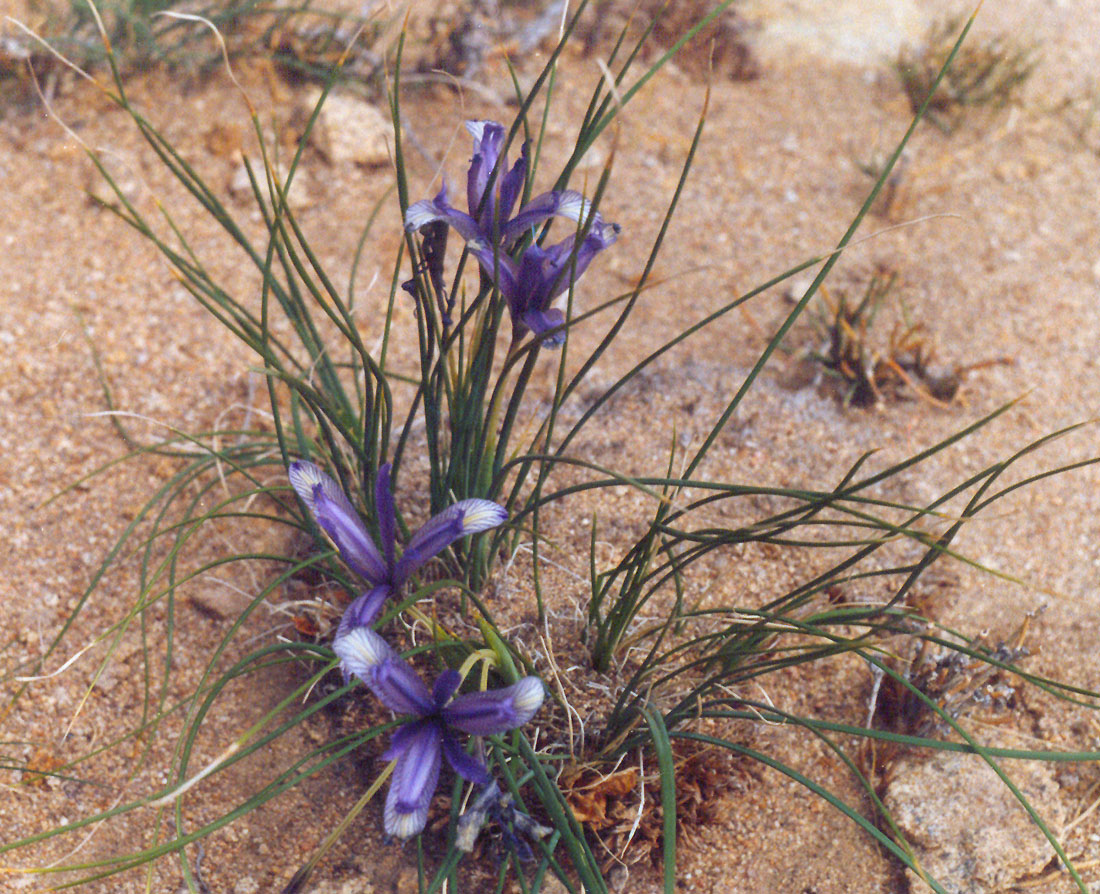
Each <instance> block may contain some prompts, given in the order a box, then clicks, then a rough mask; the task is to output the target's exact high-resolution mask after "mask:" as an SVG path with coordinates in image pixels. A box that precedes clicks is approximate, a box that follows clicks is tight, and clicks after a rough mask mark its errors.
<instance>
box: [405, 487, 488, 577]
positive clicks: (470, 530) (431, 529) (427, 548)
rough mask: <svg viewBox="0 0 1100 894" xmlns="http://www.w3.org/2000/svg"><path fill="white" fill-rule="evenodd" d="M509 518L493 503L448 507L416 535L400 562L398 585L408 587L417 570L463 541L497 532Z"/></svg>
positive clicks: (467, 501)
mask: <svg viewBox="0 0 1100 894" xmlns="http://www.w3.org/2000/svg"><path fill="white" fill-rule="evenodd" d="M507 518H508V513H507V512H506V511H505V510H504V508H503V507H502V506H498V505H497V504H496V503H493V502H492V501H490V500H462V501H461V502H458V503H455V504H454V505H453V506H448V507H447V508H446V509H444V510H443V511H442V512H440V513H439V514H438V515H435V516H432V518H430V519H428V521H427V522H425V523H424V526H423V527H422V528H421V529H420V530H419V531H417V532H416V533H415V534H413V536H412V538H411V539H410V540H409V543H408V545H407V546H406V547H405V552H404V553H402V554H401V558H400V559H399V560H398V562H397V567H396V569H395V571H394V575H393V577H394V581H395V583H396V584H397V585H400V584H402V583H404V582H405V581H406V580H408V578H409V576H410V575H411V574H412V573H413V572H414V571H416V569H417V568H419V567H420V566H421V565H423V564H424V563H425V562H427V561H428V559H430V558H431V557H432V556H434V555H436V554H438V553H439V552H440V550H442V549H445V548H446V547H448V546H450V545H451V544H452V543H454V542H455V541H456V540H458V538H459V537H465V536H466V535H467V534H476V533H477V532H478V531H485V530H488V529H489V528H495V527H496V526H497V525H499V524H501V523H502V522H504V521H506V520H507Z"/></svg>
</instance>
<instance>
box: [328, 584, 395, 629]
mask: <svg viewBox="0 0 1100 894" xmlns="http://www.w3.org/2000/svg"><path fill="white" fill-rule="evenodd" d="M392 594H393V588H392V587H391V586H390V585H389V584H382V585H380V586H377V587H375V588H374V589H373V590H371V591H370V592H367V593H363V594H362V595H361V596H360V597H359V598H357V599H355V600H353V601H352V603H351V605H349V606H348V607H347V608H346V609H344V616H343V617H342V618H340V626H339V627H338V628H337V629H336V638H337V639H339V638H340V637H342V636H347V635H348V634H349V633H351V631H352V630H353V629H354V628H356V627H369V626H370V625H371V624H373V623H374V619H375V618H377V617H378V613H379V612H380V611H381V610H382V606H383V605H384V604H385V602H386V600H387V599H388V598H389V597H390V596H391V595H392Z"/></svg>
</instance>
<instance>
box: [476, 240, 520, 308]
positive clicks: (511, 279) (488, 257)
mask: <svg viewBox="0 0 1100 894" xmlns="http://www.w3.org/2000/svg"><path fill="white" fill-rule="evenodd" d="M470 251H471V252H472V253H473V255H474V257H475V258H477V260H478V263H480V264H481V269H482V270H484V271H485V274H486V275H487V276H488V277H489V278H490V279H493V280H495V282H496V285H497V288H498V289H500V293H501V294H502V295H503V296H504V298H505V300H506V301H507V302H508V306H509V307H513V302H514V301H515V300H516V296H517V294H518V271H517V268H516V262H515V261H513V260H512V259H511V258H510V257H509V256H508V255H507V254H505V253H504V251H503V250H500V249H496V250H494V249H493V247H492V246H491V245H489V244H488V243H486V242H481V241H477V242H471V243H470ZM513 313H515V311H514V310H513Z"/></svg>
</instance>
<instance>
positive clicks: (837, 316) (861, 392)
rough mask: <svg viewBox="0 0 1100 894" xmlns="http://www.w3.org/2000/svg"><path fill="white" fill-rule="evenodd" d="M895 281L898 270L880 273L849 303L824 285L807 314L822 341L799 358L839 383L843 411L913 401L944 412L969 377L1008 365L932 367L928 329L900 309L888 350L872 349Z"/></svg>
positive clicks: (994, 361) (984, 363) (991, 362)
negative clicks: (877, 324)
mask: <svg viewBox="0 0 1100 894" xmlns="http://www.w3.org/2000/svg"><path fill="white" fill-rule="evenodd" d="M897 280H898V274H897V272H896V271H893V270H890V269H888V268H885V267H880V268H878V269H877V270H876V271H875V272H874V273H873V274H872V275H871V276H870V278H869V279H868V280H867V283H866V285H865V286H864V288H863V292H862V294H861V295H860V297H859V299H858V301H854V300H853V299H852V298H850V297H849V292H848V291H847V290H843V291H842V290H838V291H837V293H836V297H835V298H834V297H833V294H832V292H831V291H830V290H829V289H828V287H827V286H822V287H821V291H820V302H819V303H818V304H817V305H816V306H814V307H812V308H811V310H810V314H809V318H810V320H811V323H812V325H813V327H814V329H815V330H816V331H817V333H818V335H819V337H820V339H821V341H820V345H819V347H817V348H811V349H809V350H808V351H804V352H803V356H808V357H809V359H810V360H812V361H813V362H814V363H816V364H817V365H818V366H819V367H820V370H821V371H822V372H823V373H824V374H825V375H826V376H827V377H829V378H831V379H832V380H833V381H835V382H836V383H837V385H838V389H839V395H840V399H841V401H842V403H843V404H844V405H845V406H856V407H870V406H875V405H878V404H881V403H885V402H888V401H897V400H902V399H904V398H907V397H915V398H918V399H920V400H923V401H925V402H928V403H931V404H934V405H936V406H940V407H946V406H948V405H950V404H951V402H952V401H954V400H956V399H960V388H961V386H962V381H963V378H964V377H965V375H966V374H967V373H969V372H971V371H973V370H976V369H981V368H983V367H986V366H992V365H996V364H1005V363H1011V362H1012V361H1011V360H1010V359H1008V358H1003V357H1002V358H995V359H991V360H983V361H980V362H977V363H972V364H968V365H965V366H960V365H954V366H950V365H947V366H945V365H941V364H937V363H935V362H934V357H935V350H934V348H933V346H932V344H931V341H930V340H929V338H928V330H927V327H926V326H925V324H924V323H921V322H913V321H911V320H910V319H909V316H908V314H907V313H906V312H905V307H904V305H902V307H901V314H900V319H899V320H898V321H897V322H895V324H894V326H893V327H892V329H891V330H890V335H889V337H888V339H887V342H886V345H885V346H884V347H883V348H882V349H878V348H876V347H874V346H873V344H872V339H871V329H872V326H873V324H874V322H875V319H876V317H877V316H878V312H879V310H880V309H881V307H882V304H883V302H884V300H885V299H886V298H887V297H888V296H889V295H890V293H891V291H892V290H893V289H894V286H895V284H896V283H897Z"/></svg>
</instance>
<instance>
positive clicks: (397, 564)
mask: <svg viewBox="0 0 1100 894" xmlns="http://www.w3.org/2000/svg"><path fill="white" fill-rule="evenodd" d="M287 474H288V476H289V478H290V483H291V484H292V485H293V486H294V490H295V491H296V492H297V494H298V496H299V497H300V498H301V500H302V502H303V503H304V504H305V505H306V507H307V508H308V509H309V511H310V513H311V514H312V515H313V518H314V519H315V520H316V522H317V524H318V525H320V527H321V529H322V530H323V531H324V532H325V533H326V534H328V536H329V537H331V538H332V542H333V543H335V544H336V548H337V550H339V552H340V556H341V558H342V559H343V560H344V561H345V562H347V564H348V567H349V568H351V570H352V571H354V572H355V573H356V574H358V575H359V576H360V577H362V578H364V579H365V580H366V581H367V583H369V584H370V585H371V587H372V589H370V590H368V591H367V592H366V593H364V594H363V595H361V596H360V597H359V598H358V599H356V600H354V601H353V602H352V603H351V605H349V606H348V607H347V610H346V611H345V612H344V617H343V618H342V619H341V621H340V627H339V629H338V630H337V634H336V635H337V636H340V635H341V634H344V633H346V632H347V631H348V630H350V629H351V628H353V627H358V626H364V625H367V624H370V623H371V622H372V621H373V620H374V619H375V617H376V616H377V615H378V612H379V611H380V610H381V608H382V603H384V602H385V601H386V598H387V597H389V596H391V595H392V594H394V593H396V592H398V591H399V590H400V589H401V586H402V585H403V584H404V583H405V581H407V580H408V579H409V577H410V576H411V575H412V574H413V572H414V571H416V569H418V568H419V567H420V566H421V565H423V564H424V563H425V562H427V561H428V559H430V558H432V556H434V555H436V554H438V553H439V552H441V551H442V550H443V549H445V548H446V547H448V546H450V545H451V544H452V543H454V542H455V541H456V540H458V539H459V538H460V537H465V536H466V535H467V534H476V533H477V532H478V531H485V530H488V529H489V528H495V527H496V526H497V525H499V524H502V523H503V522H504V521H505V520H506V519H507V518H508V513H507V512H506V511H505V510H504V509H503V508H502V507H500V506H498V505H497V504H496V503H493V502H492V501H490V500H462V501H460V502H458V503H455V504H454V505H453V506H448V507H447V508H446V509H444V510H443V511H442V512H440V513H439V514H438V515H435V516H433V517H432V518H430V519H428V521H427V522H425V524H424V526H423V527H422V528H421V529H420V530H419V531H417V532H416V533H415V534H413V535H412V537H411V538H409V542H408V543H407V544H406V545H405V550H404V552H402V553H401V557H400V558H397V557H396V555H395V553H396V544H397V517H396V513H395V510H394V505H393V492H392V490H391V489H390V465H389V463H386V464H385V465H383V466H382V467H381V468H380V469H379V470H378V477H377V479H376V480H375V485H374V505H375V509H376V510H377V512H378V533H379V536H380V539H381V542H382V549H381V550H379V548H378V547H377V546H376V545H375V543H374V541H373V540H371V537H370V535H369V534H368V533H367V529H366V526H365V525H364V524H363V522H362V519H360V518H359V514H358V513H357V512H356V511H355V509H354V508H352V505H351V501H350V500H348V498H347V496H345V494H344V492H343V491H342V490H341V489H340V485H338V484H337V483H336V482H335V481H333V480H332V479H331V478H329V476H328V475H326V474H325V473H324V472H322V471H321V470H320V469H319V468H318V467H317V466H315V465H314V464H313V463H310V462H304V461H302V460H298V461H296V462H292V463H291V464H290V467H289V469H288V470H287Z"/></svg>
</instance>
